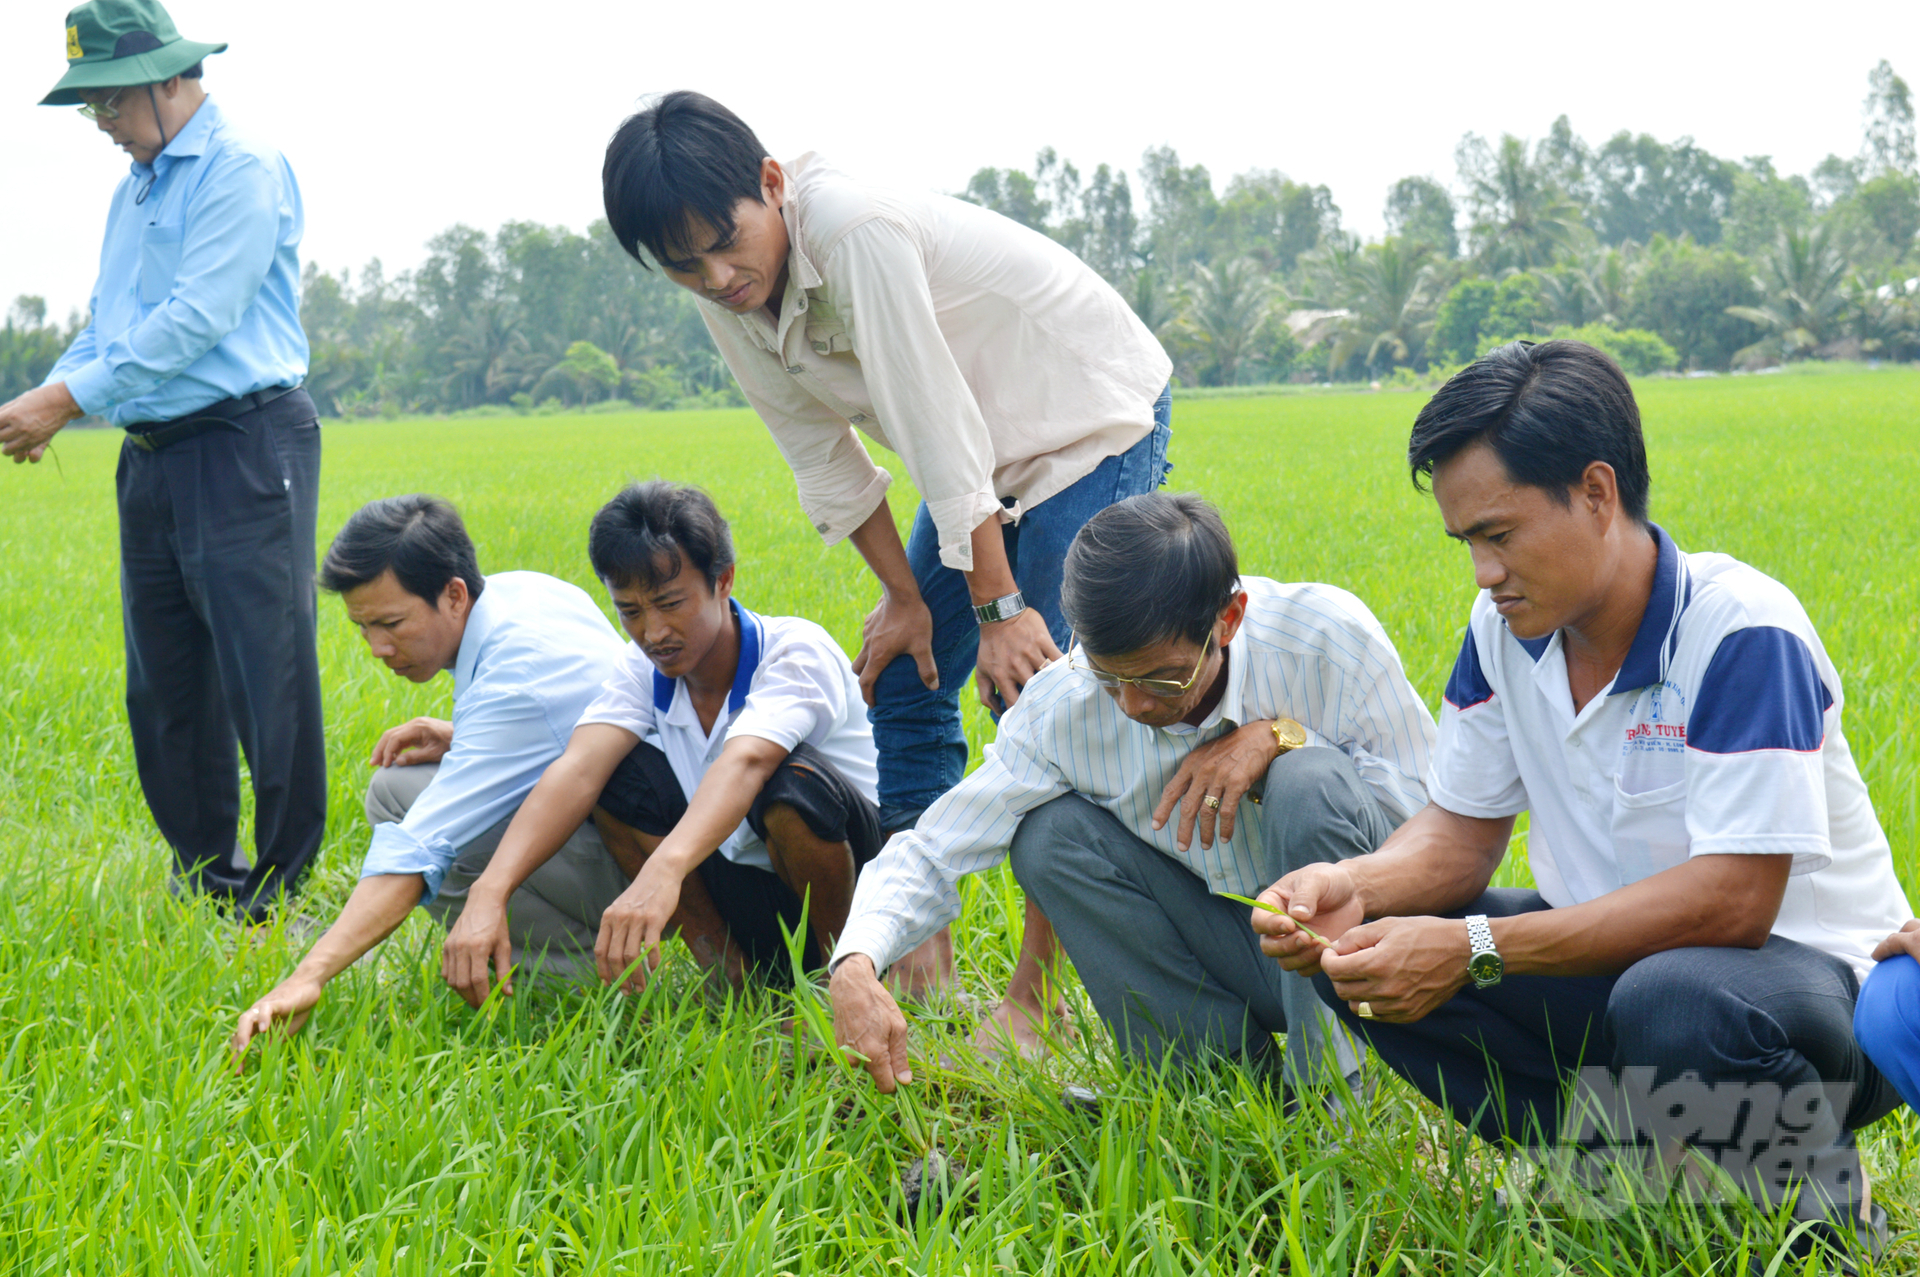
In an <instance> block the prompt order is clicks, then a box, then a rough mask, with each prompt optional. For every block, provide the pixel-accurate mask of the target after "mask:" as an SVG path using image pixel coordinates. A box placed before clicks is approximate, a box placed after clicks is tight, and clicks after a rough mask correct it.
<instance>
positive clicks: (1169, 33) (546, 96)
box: [0, 0, 1920, 315]
mask: <svg viewBox="0 0 1920 1277" xmlns="http://www.w3.org/2000/svg"><path fill="white" fill-rule="evenodd" d="M65 11H66V7H65V3H64V0H52V3H46V2H44V0H5V2H4V4H0V83H4V84H6V85H9V86H11V87H10V89H9V90H8V93H7V96H6V98H5V102H4V105H0V175H3V176H0V192H4V198H0V304H4V303H5V302H6V301H8V300H10V299H11V298H12V297H14V296H15V295H17V294H21V293H37V294H40V295H43V296H45V297H46V298H47V299H48V302H49V304H50V308H51V310H52V311H53V313H54V314H56V315H64V314H65V313H66V311H67V309H68V308H70V307H84V305H85V303H86V297H87V294H88V291H89V290H90V288H91V286H92V281H93V273H94V268H95V263H96V261H97V258H98V252H99V236H100V230H101V227H102V225H103V224H104V221H105V216H106V214H105V209H106V201H107V198H108V196H109V194H110V193H111V191H112V189H113V185H114V183H115V182H116V181H117V180H118V179H119V178H120V176H122V175H123V174H124V172H125V170H126V160H125V158H124V156H122V155H121V154H120V153H119V152H118V151H116V150H114V149H113V148H112V146H111V145H110V144H109V143H108V142H107V141H106V140H105V139H104V138H103V137H99V136H96V135H95V134H94V131H93V128H92V126H91V125H89V124H87V123H86V122H84V121H83V120H81V119H80V118H79V117H78V116H76V115H75V114H74V113H73V112H72V111H71V110H70V109H56V108H50V107H38V106H35V105H34V103H35V102H36V101H37V100H38V99H39V98H40V97H41V96H43V95H44V94H45V92H46V91H47V89H49V88H50V87H52V85H53V83H54V81H55V80H57V79H58V78H59V76H60V74H61V73H62V71H63V70H64V68H65V57H64V43H65V41H64V33H63V22H62V17H63V15H64V13H65ZM172 13H173V16H174V19H175V21H176V22H177V23H178V24H179V26H180V28H181V31H182V33H183V34H184V35H185V36H187V38H189V39H194V40H205V41H217V40H226V41H229V42H231V44H232V46H233V47H232V48H231V49H230V50H229V51H228V52H226V53H224V54H221V55H219V56H218V57H215V58H212V59H209V61H208V70H207V78H206V84H207V87H208V89H209V90H211V91H212V92H213V93H214V94H216V95H217V96H218V98H219V99H220V101H221V103H222V105H223V107H224V109H226V110H227V111H228V112H229V114H230V115H232V116H233V117H234V118H236V119H238V120H241V121H243V122H244V123H245V124H246V126H247V127H249V128H250V129H252V130H253V131H255V132H256V133H258V134H259V135H260V136H262V137H264V138H265V139H266V140H268V141H270V142H272V143H274V144H275V145H277V146H279V147H280V148H281V150H282V151H283V152H285V154H286V155H287V156H288V158H289V159H290V160H291V161H292V163H293V166H294V170H295V172H296V173H297V174H298V176H299V179H300V184H301V188H302V191H303V193H304V195H305V198H306V207H307V239H306V245H305V248H304V250H303V251H304V255H305V257H306V258H307V259H308V260H311V261H316V262H318V263H320V264H321V265H322V266H324V267H326V268H328V269H338V268H340V267H343V266H351V267H354V268H358V267H359V266H360V265H361V264H363V263H364V262H365V261H366V260H367V259H368V258H370V257H375V256H378V257H380V258H382V259H383V260H384V261H385V263H386V265H387V267H388V269H389V271H393V270H398V269H403V268H405V267H407V266H411V265H413V264H415V263H417V262H418V261H419V259H420V257H421V255H422V252H423V247H422V246H423V244H424V242H425V240H426V239H427V238H428V237H429V236H431V235H433V234H434V233H435V232H437V231H439V230H441V229H443V228H444V227H446V226H448V225H449V224H451V223H453V222H456V221H460V222H467V223H470V224H472V225H475V226H479V227H483V228H486V229H492V228H494V227H496V226H498V225H499V224H500V223H501V222H503V221H506V220H510V219H532V220H536V221H542V222H559V223H564V224H566V225H569V226H573V227H582V226H584V225H585V224H586V223H587V222H588V221H589V220H591V219H592V218H594V217H596V216H598V215H599V211H600V188H599V171H600V158H601V152H602V148H603V147H604V145H605V143H606V139H607V137H608V135H609V134H610V133H611V132H612V131H613V129H614V127H615V126H616V125H617V124H618V123H619V121H620V120H621V119H622V118H623V116H625V115H626V114H627V113H628V112H629V111H631V110H632V109H633V106H634V104H635V103H636V102H637V101H638V100H639V99H640V98H641V97H642V96H643V95H646V94H649V93H656V92H661V91H664V90H668V89H675V88H697V89H700V90H701V91H703V92H706V93H709V94H712V95H713V96H714V97H717V98H719V99H720V100H721V101H723V102H725V103H727V104H728V105H729V106H731V107H732V108H733V109H734V110H735V111H737V112H739V113H740V115H741V116H743V117H744V118H745V119H746V120H747V121H748V122H749V123H750V124H752V125H753V126H754V128H755V129H756V130H757V131H758V132H759V134H760V136H761V139H762V140H763V141H764V142H766V144H767V145H768V147H769V148H770V149H771V150H772V151H773V153H774V154H775V155H776V156H779V157H783V158H784V157H789V156H792V155H795V154H798V153H800V152H802V151H806V150H818V151H821V152H823V153H825V154H827V155H830V156H832V157H833V158H834V159H835V161H836V162H837V163H838V164H839V165H840V167H842V168H844V169H846V170H848V171H849V172H852V173H854V174H856V175H858V176H860V177H862V178H864V179H867V180H870V181H877V182H884V183H889V184H896V185H904V186H917V187H923V188H930V189H935V190H945V191H953V190H957V189H959V188H960V187H962V186H963V185H965V183H966V180H967V178H968V176H969V175H970V174H972V173H973V171H974V170H975V169H977V168H979V167H981V166H982V165H989V164H991V165H1001V166H1005V165H1018V166H1021V167H1027V166H1029V165H1030V164H1031V163H1032V160H1033V156H1034V153H1035V151H1037V150H1038V149H1039V148H1041V147H1043V146H1048V145H1051V146H1054V147H1056V148H1057V149H1058V150H1059V151H1060V153H1061V154H1062V155H1063V156H1065V157H1066V158H1068V159H1071V160H1073V161H1074V162H1076V163H1077V164H1079V166H1080V167H1081V169H1082V170H1083V171H1087V170H1091V169H1092V168H1093V167H1094V166H1095V165H1096V164H1098V163H1100V162H1102V161H1106V162H1108V163H1113V164H1117V165H1124V166H1125V167H1127V168H1128V169H1129V170H1132V169H1133V168H1134V167H1135V166H1136V165H1137V164H1138V162H1139V158H1140V153H1141V151H1142V150H1144V149H1145V148H1146V147H1149V146H1155V145H1160V144H1163V143H1164V144H1168V145H1171V146H1173V147H1175V148H1176V149H1177V150H1178V151H1179V152H1180V155H1181V157H1182V159H1183V160H1184V161H1185V162H1187V163H1196V162H1198V163H1203V164H1205V165H1207V167H1208V168H1209V169H1210V170H1212V172H1213V175H1214V178H1215V182H1216V185H1217V186H1224V184H1225V180H1226V178H1227V177H1229V176H1230V175H1232V174H1233V173H1236V172H1240V171H1242V170H1244V169H1248V168H1254V167H1260V168H1277V169H1280V170H1282V171H1283V172H1285V173H1287V174H1288V175H1289V176H1291V177H1293V178H1294V179H1295V180H1298V181H1306V182H1316V183H1318V182H1324V183H1325V184H1327V185H1328V186H1329V187H1331V188H1332V190H1333V195H1334V199H1335V201H1336V202H1337V203H1338V204H1339V205H1340V209H1341V212H1342V214H1343V217H1344V220H1345V222H1346V224H1347V225H1348V226H1350V227H1352V228H1354V229H1357V230H1359V231H1361V232H1363V233H1366V234H1378V233H1379V231H1380V228H1381V205H1382V203H1383V201H1384V198H1385V194H1386V190H1387V187H1388V186H1389V185H1390V184H1391V183H1392V182H1393V181H1394V180H1396V179H1398V178H1400V177H1404V176H1406V175H1408V174H1415V173H1420V174H1428V175H1431V176H1434V177H1438V178H1440V179H1441V180H1442V181H1445V182H1448V183H1449V184H1451V183H1452V182H1453V180H1454V176H1455V175H1454V169H1453V148H1454V145H1455V143H1457V142H1458V141H1459V139H1460V135H1461V134H1462V133H1465V132H1467V131H1469V130H1472V131H1475V132H1479V133H1483V134H1486V135H1489V136H1493V135H1497V134H1499V133H1501V132H1511V133H1517V134H1520V135H1522V136H1526V137H1537V136H1539V135H1540V134H1542V133H1544V132H1545V131H1546V128H1547V126H1548V125H1549V124H1550V123H1551V122H1552V120H1553V118H1554V117H1555V116H1557V115H1559V114H1561V113H1563V112H1564V113H1566V114H1567V115H1569V116H1571V117H1572V121H1573V125H1574V128H1575V129H1576V130H1577V131H1578V132H1579V133H1580V134H1581V135H1583V136H1585V137H1587V138H1588V139H1589V140H1595V139H1600V138H1604V137H1606V136H1608V135H1610V134H1612V133H1614V132H1616V131H1618V130H1620V129H1630V130H1633V131H1635V132H1643V131H1644V132H1649V133H1653V134H1655V135H1656V136H1658V137H1660V138H1662V139H1666V140H1671V139H1673V138H1675V137H1679V136H1681V135H1683V134H1686V135H1691V136H1692V137H1693V138H1694V139H1695V140H1697V141H1698V142H1700V143H1701V144H1702V145H1704V146H1706V147H1707V148H1708V149H1709V150H1712V151H1713V152H1715V153H1716V154H1720V155H1726V156H1733V157H1739V156H1746V155H1771V156H1773V157H1774V159H1775V162H1776V163H1778V164H1779V165H1780V166H1781V168H1782V169H1783V170H1785V171H1788V172H1804V171H1805V170H1807V169H1808V168H1810V167H1811V166H1812V165H1813V164H1815V163H1817V162H1818V161H1819V160H1820V158H1821V157H1822V156H1824V155H1826V154H1827V153H1828V152H1830V151H1838V152H1840V153H1842V154H1849V155H1850V154H1852V153H1854V151H1855V150H1857V148H1858V147H1859V144H1860V125H1861V115H1860V107H1861V101H1862V99H1863V98H1864V97H1865V96H1866V92H1867V73H1868V71H1869V70H1870V69H1871V68H1872V67H1873V65H1874V64H1875V63H1876V62H1878V61H1879V59H1881V58H1883V57H1884V58H1890V59H1892V61H1893V63H1894V67H1895V69H1896V70H1897V71H1899V72H1900V73H1901V74H1902V75H1903V76H1905V77H1907V78H1908V80H1909V82H1911V83H1915V84H1916V85H1920V4H1916V3H1915V2H1914V0H1856V2H1855V3H1851V4H1846V5H1832V6H1827V7H1817V8H1814V9H1811V10H1808V9H1799V8H1796V10H1793V11H1790V10H1788V9H1786V8H1785V7H1784V6H1764V5H1754V6H1730V5H1727V4H1725V3H1715V4H1706V3H1698V2H1697V0H1694V2H1690V0H1665V2H1664V3H1657V4H1649V3H1637V2H1634V3H1613V4H1608V5H1526V6H1521V5H1497V6H1496V5H1475V6H1444V5H1433V4H1431V3H1424V4H1418V5H1398V4H1390V3H1375V4H1370V5H1364V6H1362V5H1353V4H1342V5H1329V4H1324V3H1316V4H1311V5H1307V4H1298V3H1291V4H1289V3H1280V4H1276V3H1272V0H1266V2H1264V3H1239V2H1233V3H1207V2H1206V0H1202V2H1201V3H1185V4H1157V5H1143V4H1133V3H1125V2H1116V3H1108V4H1104V5H1094V4H1084V3H1081V4H1067V3H1063V2H1061V0H1020V2H1017V3H1015V2H1008V0H968V2H967V3H959V4H902V3H900V2H899V0H893V2H891V3H873V2H871V0H833V2H832V3H827V4H820V5H813V6H806V5H797V4H794V3H791V0H789V2H787V3H781V4H774V3H769V2H766V0H722V2H721V3H715V4H680V5H662V4H651V3H650V4H643V3H638V2H636V0H626V2H625V3H605V2H603V0H547V2H545V3H528V2H527V0H519V2H517V3H502V2H499V0H467V2H465V3H458V4H449V3H422V2H421V0H380V2H378V3H375V2H374V0H326V2H325V3H319V4H311V3H309V4H291V3H286V2H285V0H245V2H243V0H178V2H177V3H175V4H174V5H173V6H172ZM1775 15H1778V16H1775Z"/></svg>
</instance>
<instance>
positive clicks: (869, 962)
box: [827, 953, 913, 1095]
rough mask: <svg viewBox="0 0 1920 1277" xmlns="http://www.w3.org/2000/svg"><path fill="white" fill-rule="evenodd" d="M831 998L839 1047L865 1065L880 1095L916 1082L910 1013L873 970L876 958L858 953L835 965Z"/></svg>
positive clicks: (829, 983) (829, 989) (852, 1058)
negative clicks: (909, 1040) (911, 1058)
mask: <svg viewBox="0 0 1920 1277" xmlns="http://www.w3.org/2000/svg"><path fill="white" fill-rule="evenodd" d="M827 992H828V994H829V996H831V997H832V999H833V1036H834V1039H835V1042H836V1043H837V1045H838V1046H839V1047H840V1050H841V1051H842V1052H843V1053H844V1054H845V1055H846V1056H847V1057H848V1058H849V1059H851V1060H853V1061H855V1062H856V1063H858V1064H860V1065H862V1066H864V1067H865V1068H866V1070H867V1072H868V1073H869V1074H871V1075H872V1077H873V1084H874V1085H875V1086H876V1087H878V1088H879V1089H880V1093H881V1094H882V1095H891V1094H893V1092H894V1089H895V1088H896V1087H897V1086H899V1085H900V1084H901V1083H902V1082H911V1081H913V1066H912V1065H910V1064H908V1063H907V1017H906V1016H904V1015H902V1014H900V1004H899V1003H897V1002H895V1001H894V1000H893V995H892V994H891V993H888V992H887V989H886V986H885V985H883V984H881V983H880V980H879V977H878V976H877V975H875V973H874V969H873V959H872V958H869V957H868V956H867V955H866V954H864V953H856V954H853V955H851V956H849V957H848V958H847V960H846V961H844V962H842V963H841V964H840V965H839V966H837V967H835V968H834V971H833V979H832V980H830V981H829V982H828V984H827Z"/></svg>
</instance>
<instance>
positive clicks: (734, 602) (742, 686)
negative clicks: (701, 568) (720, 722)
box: [653, 598, 766, 718]
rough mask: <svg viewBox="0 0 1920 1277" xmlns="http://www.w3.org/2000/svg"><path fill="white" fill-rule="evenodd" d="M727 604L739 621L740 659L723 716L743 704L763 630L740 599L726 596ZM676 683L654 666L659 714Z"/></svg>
mask: <svg viewBox="0 0 1920 1277" xmlns="http://www.w3.org/2000/svg"><path fill="white" fill-rule="evenodd" d="M727 606H728V607H730V608H732V609H733V615H734V619H736V620H738V621H739V622H740V660H739V662H738V663H737V664H736V665H735V666H734V668H733V690H732V691H731V692H728V693H727V717H728V718H732V717H733V716H734V715H735V714H738V713H739V712H740V707H741V706H742V705H745V704H746V703H747V693H748V692H749V691H750V690H752V688H753V675H754V672H755V671H756V670H758V669H759V668H760V653H761V650H762V649H763V648H764V647H765V646H766V644H765V641H764V640H765V635H764V629H763V627H762V625H761V623H760V618H759V617H757V616H755V615H754V614H753V613H752V612H749V611H748V610H747V609H746V608H744V607H741V606H740V600H739V599H736V598H729V599H728V600H727ZM679 686H680V680H679V679H677V678H668V677H667V676H666V675H665V674H662V673H661V672H660V671H659V670H658V669H655V670H654V671H653V708H654V711H655V712H656V713H658V714H660V715H661V716H662V717H664V716H666V715H667V713H668V712H670V711H671V710H672V708H673V693H674V689H675V688H677V687H679Z"/></svg>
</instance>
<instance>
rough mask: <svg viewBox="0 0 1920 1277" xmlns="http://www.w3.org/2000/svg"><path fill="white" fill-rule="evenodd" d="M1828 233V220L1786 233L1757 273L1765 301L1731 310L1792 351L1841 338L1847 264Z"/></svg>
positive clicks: (1756, 284) (1729, 310)
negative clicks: (1768, 333) (1774, 336)
mask: <svg viewBox="0 0 1920 1277" xmlns="http://www.w3.org/2000/svg"><path fill="white" fill-rule="evenodd" d="M1828 232H1829V227H1828V224H1827V223H1822V224H1821V225H1819V226H1816V227H1814V228H1813V229H1812V230H1807V231H1796V230H1786V231H1782V232H1781V234H1780V239H1779V241H1778V242H1777V243H1776V244H1774V246H1773V251H1772V252H1770V253H1768V254H1767V255H1766V256H1765V257H1764V258H1762V259H1761V261H1760V270H1759V271H1758V272H1757V273H1756V274H1755V275H1754V277H1753V283H1754V287H1756V288H1758V289H1759V290H1760V294H1761V296H1763V297H1765V298H1766V301H1765V302H1763V303H1762V304H1761V305H1758V306H1729V307H1727V313H1728V314H1729V315H1734V316H1737V317H1738V318H1741V319H1744V320H1747V321H1748V322H1750V323H1755V324H1758V325H1760V326H1761V327H1762V328H1765V329H1768V330H1769V331H1771V332H1772V333H1774V334H1775V335H1776V336H1777V337H1778V338H1779V339H1780V341H1781V343H1782V345H1783V346H1784V347H1785V348H1786V351H1787V353H1788V354H1789V355H1806V354H1810V353H1812V352H1814V351H1816V350H1818V349H1819V348H1820V347H1822V346H1824V345H1826V344H1827V343H1828V342H1829V341H1831V340H1833V338H1835V337H1836V336H1838V335H1839V332H1838V330H1839V327H1840V322H1841V320H1842V319H1843V318H1844V316H1845V314H1846V311H1847V294H1846V290H1845V287H1844V284H1845V280H1846V276H1847V263H1846V259H1845V258H1843V257H1841V256H1840V254H1839V253H1838V252H1836V251H1834V248H1833V246H1832V245H1831V244H1830V243H1829V242H1828V240H1829V233H1828ZM1756 344H1757V343H1756Z"/></svg>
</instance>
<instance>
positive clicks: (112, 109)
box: [80, 89, 126, 123]
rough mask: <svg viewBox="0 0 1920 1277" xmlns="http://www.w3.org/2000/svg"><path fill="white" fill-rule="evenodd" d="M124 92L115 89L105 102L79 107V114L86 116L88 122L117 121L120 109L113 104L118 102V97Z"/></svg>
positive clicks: (90, 103) (123, 90)
mask: <svg viewBox="0 0 1920 1277" xmlns="http://www.w3.org/2000/svg"><path fill="white" fill-rule="evenodd" d="M125 92H126V90H125V89H115V90H114V91H113V95H112V96H111V97H109V98H108V99H107V100H106V101H104V102H89V103H87V104H86V105H85V106H83V107H81V108H80V114H82V115H84V116H86V117H87V118H88V119H89V120H92V121H94V122H95V123H99V122H101V121H104V120H117V119H119V118H120V109H119V108H118V107H116V106H114V103H115V102H118V101H119V100H120V95H121V94H122V93H125Z"/></svg>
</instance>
